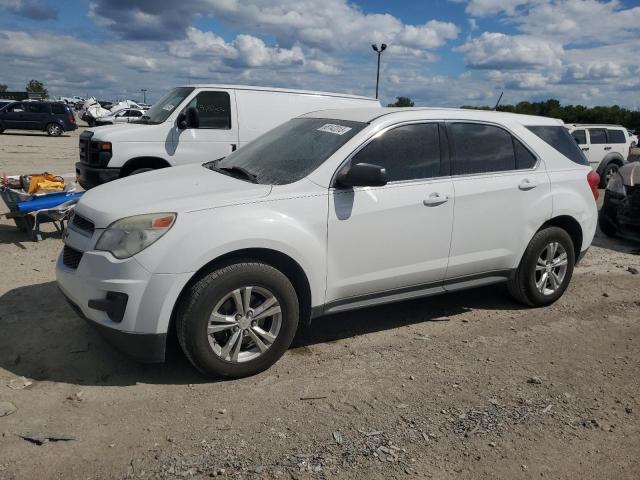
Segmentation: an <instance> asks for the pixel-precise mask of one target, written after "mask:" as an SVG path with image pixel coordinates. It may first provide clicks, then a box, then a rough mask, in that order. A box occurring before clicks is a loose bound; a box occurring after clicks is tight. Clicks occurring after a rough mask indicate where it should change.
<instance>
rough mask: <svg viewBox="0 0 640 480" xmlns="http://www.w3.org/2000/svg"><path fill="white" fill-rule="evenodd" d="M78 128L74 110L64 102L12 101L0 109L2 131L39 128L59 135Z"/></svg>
mask: <svg viewBox="0 0 640 480" xmlns="http://www.w3.org/2000/svg"><path fill="white" fill-rule="evenodd" d="M76 128H78V125H76V119H75V117H74V115H73V110H72V109H71V107H69V106H68V105H67V104H66V103H62V102H37V101H35V102H34V101H24V102H12V103H11V104H9V105H7V106H5V107H4V108H3V109H2V110H0V133H2V132H3V131H5V130H39V131H42V132H47V134H48V135H50V136H53V137H58V136H60V135H62V133H63V132H68V131H71V130H75V129H76Z"/></svg>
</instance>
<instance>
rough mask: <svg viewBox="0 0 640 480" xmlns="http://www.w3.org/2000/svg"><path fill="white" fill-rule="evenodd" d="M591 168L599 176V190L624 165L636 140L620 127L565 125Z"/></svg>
mask: <svg viewBox="0 0 640 480" xmlns="http://www.w3.org/2000/svg"><path fill="white" fill-rule="evenodd" d="M567 128H569V132H571V136H572V137H573V138H574V140H575V141H576V143H577V144H578V145H579V146H580V149H581V150H582V151H583V152H584V154H585V156H586V157H587V160H589V164H590V165H591V167H592V168H593V169H594V170H595V171H596V172H598V174H599V175H600V188H605V187H606V186H607V183H609V179H611V177H612V176H613V174H614V173H616V172H617V171H618V169H619V168H620V167H621V166H622V165H624V164H625V162H626V160H627V157H628V156H629V151H630V149H631V147H632V145H633V143H634V142H637V139H636V138H635V137H633V136H631V135H630V134H629V131H628V130H627V129H626V128H624V127H622V126H620V125H585V124H573V125H567Z"/></svg>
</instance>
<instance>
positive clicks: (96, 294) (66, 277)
mask: <svg viewBox="0 0 640 480" xmlns="http://www.w3.org/2000/svg"><path fill="white" fill-rule="evenodd" d="M190 276H191V274H189V273H181V274H152V273H150V272H149V271H147V270H146V269H145V268H143V267H142V266H141V265H140V264H139V263H138V262H137V261H136V260H135V259H134V258H129V259H126V260H118V259H116V258H115V257H113V256H112V255H111V254H109V253H106V252H98V251H86V252H84V253H82V258H81V259H80V262H79V264H78V266H77V268H75V269H74V268H70V267H68V266H66V265H65V264H64V262H63V254H62V253H61V254H60V257H59V258H58V262H57V264H56V279H57V282H58V287H59V289H60V291H61V292H62V294H63V295H64V296H65V298H66V299H67V301H68V302H69V304H70V305H71V306H72V308H73V310H74V311H75V312H76V313H77V314H78V315H79V316H80V317H82V318H83V319H85V320H86V321H87V322H88V323H90V324H91V325H92V326H94V327H95V328H96V329H97V330H98V331H99V332H100V333H101V334H102V335H103V336H104V337H105V339H106V340H107V341H108V342H109V343H111V344H113V345H114V346H115V347H116V348H118V349H119V350H121V351H122V352H123V353H125V354H127V355H129V356H130V357H132V358H134V359H136V360H138V361H143V362H163V361H164V355H165V344H166V338H167V331H168V328H169V323H170V319H171V315H172V313H173V307H174V305H175V303H176V302H177V300H178V297H179V295H180V292H181V291H182V288H183V286H184V285H185V284H186V282H187V281H188V279H189V278H190Z"/></svg>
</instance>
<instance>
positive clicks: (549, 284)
mask: <svg viewBox="0 0 640 480" xmlns="http://www.w3.org/2000/svg"><path fill="white" fill-rule="evenodd" d="M574 264H575V252H574V249H573V241H572V240H571V237H570V236H569V234H568V233H567V232H566V231H565V230H563V229H561V228H558V227H549V228H545V229H544V230H540V231H539V232H538V233H536V234H535V235H534V237H533V238H532V239H531V242H529V246H528V247H527V249H526V250H525V252H524V255H523V256H522V260H521V261H520V265H519V266H518V269H517V270H516V272H515V274H514V276H513V278H512V279H511V280H509V293H511V295H512V296H513V297H514V298H515V299H516V300H518V301H519V302H522V303H524V304H526V305H529V306H532V307H543V306H545V305H550V304H552V303H553V302H555V301H556V300H557V299H558V298H560V297H561V296H562V294H563V293H564V291H565V290H566V289H567V286H568V285H569V281H570V280H571V276H572V275H573V266H574Z"/></svg>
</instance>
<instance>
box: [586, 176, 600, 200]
mask: <svg viewBox="0 0 640 480" xmlns="http://www.w3.org/2000/svg"><path fill="white" fill-rule="evenodd" d="M587 183H588V184H589V188H591V193H593V198H595V199H596V200H598V197H599V196H600V192H599V191H598V186H599V185H600V175H598V173H597V172H594V171H593V170H591V171H590V172H589V173H587Z"/></svg>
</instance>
